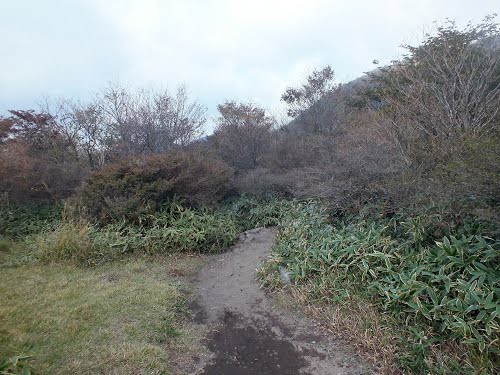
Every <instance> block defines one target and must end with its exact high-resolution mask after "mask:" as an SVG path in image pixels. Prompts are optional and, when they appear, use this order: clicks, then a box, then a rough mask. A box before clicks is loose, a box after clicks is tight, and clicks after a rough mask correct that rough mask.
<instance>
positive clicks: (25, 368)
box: [0, 355, 31, 375]
mask: <svg viewBox="0 0 500 375" xmlns="http://www.w3.org/2000/svg"><path fill="white" fill-rule="evenodd" d="M30 358H31V356H30V355H15V356H13V357H10V358H7V359H6V360H4V361H0V374H2V375H14V374H21V375H30V374H31V371H30V366H29V364H28V360H29V359H30Z"/></svg>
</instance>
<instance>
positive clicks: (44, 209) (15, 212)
mask: <svg viewBox="0 0 500 375" xmlns="http://www.w3.org/2000/svg"><path fill="white" fill-rule="evenodd" d="M61 211H62V206H61V205H57V204H50V205H48V204H26V205H15V204H11V203H0V235H2V236H5V237H9V238H13V239H20V238H23V237H25V236H28V235H30V234H36V233H39V232H42V231H44V230H46V229H48V228H53V227H54V226H55V225H57V223H58V222H59V221H60V219H61Z"/></svg>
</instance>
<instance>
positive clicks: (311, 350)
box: [196, 228, 371, 375]
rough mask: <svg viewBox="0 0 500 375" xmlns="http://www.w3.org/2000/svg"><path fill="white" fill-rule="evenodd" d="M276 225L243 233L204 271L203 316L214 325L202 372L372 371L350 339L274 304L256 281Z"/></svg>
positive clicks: (229, 374) (242, 374) (214, 374)
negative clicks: (347, 341)
mask: <svg viewBox="0 0 500 375" xmlns="http://www.w3.org/2000/svg"><path fill="white" fill-rule="evenodd" d="M275 235H276V233H275V230H273V229H263V228H259V229H253V230H250V231H247V232H245V233H243V234H242V235H241V237H240V241H239V243H238V244H237V245H236V246H234V247H233V248H232V249H231V251H229V252H227V253H225V254H221V255H217V256H214V257H213V258H212V259H211V260H209V263H208V265H207V266H205V268H204V269H203V270H202V271H201V273H200V275H199V289H200V290H199V293H200V294H199V300H198V304H199V309H198V310H199V312H200V316H198V318H199V319H200V320H201V321H203V323H205V324H209V325H210V326H213V327H214V331H213V333H212V334H211V335H210V337H209V338H208V348H209V349H210V351H211V352H212V356H211V357H209V358H206V360H205V361H204V364H203V365H200V367H201V368H200V369H199V370H198V371H197V372H196V373H197V374H205V375H247V374H248V375H256V374H257V375H271V374H273V375H284V374H290V375H292V374H293V375H295V374H311V375H312V374H314V375H316V374H319V375H326V374H369V373H371V370H370V368H369V366H367V365H366V364H364V363H363V362H362V361H361V360H360V358H359V357H358V356H357V355H355V354H354V353H353V351H352V350H350V349H349V348H348V347H346V345H345V344H341V343H339V342H337V341H333V340H331V339H330V338H328V336H327V335H326V334H324V333H321V330H319V329H318V327H317V326H315V325H314V324H313V323H312V322H311V321H309V320H307V319H306V318H304V317H301V316H298V315H296V314H294V313H291V312H289V311H285V310H283V309H280V308H277V307H276V306H273V305H272V303H271V301H270V300H269V299H268V298H267V297H266V295H265V294H264V292H263V291H262V290H261V289H260V287H259V284H258V282H257V281H256V280H255V276H256V275H255V270H256V268H257V267H259V265H260V263H261V262H262V261H263V260H264V259H265V258H266V256H267V255H268V254H269V252H270V248H271V246H272V244H273V241H274V239H275Z"/></svg>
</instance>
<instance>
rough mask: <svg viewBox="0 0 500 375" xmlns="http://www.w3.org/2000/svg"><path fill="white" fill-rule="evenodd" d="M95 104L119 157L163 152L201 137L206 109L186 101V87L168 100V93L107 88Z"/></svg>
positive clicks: (118, 86)
mask: <svg viewBox="0 0 500 375" xmlns="http://www.w3.org/2000/svg"><path fill="white" fill-rule="evenodd" d="M98 103H99V107H100V110H102V113H103V114H104V118H105V121H106V123H107V124H108V126H109V128H110V132H111V134H112V137H113V138H114V141H115V145H116V146H117V147H118V148H119V152H120V153H121V154H125V155H132V154H151V153H159V152H164V151H167V150H169V149H171V148H173V147H176V146H185V145H187V144H188V143H189V142H191V141H193V140H194V139H196V138H197V137H200V136H201V135H202V134H203V126H204V124H205V113H206V109H205V107H203V106H202V105H200V104H199V103H198V102H196V101H192V102H191V101H190V100H189V98H188V94H187V89H186V87H185V86H180V87H179V88H178V89H177V91H176V94H175V95H174V96H171V95H170V94H169V93H168V92H167V91H155V90H153V89H141V90H138V91H131V90H127V89H125V88H124V87H122V86H120V85H117V84H110V85H109V86H108V88H107V89H106V90H104V91H103V93H102V95H100V96H99V101H98Z"/></svg>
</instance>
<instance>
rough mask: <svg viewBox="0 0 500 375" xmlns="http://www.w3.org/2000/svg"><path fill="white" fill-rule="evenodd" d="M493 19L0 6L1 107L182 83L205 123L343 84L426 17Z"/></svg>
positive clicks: (423, 8) (172, 5)
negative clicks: (316, 85)
mask: <svg viewBox="0 0 500 375" xmlns="http://www.w3.org/2000/svg"><path fill="white" fill-rule="evenodd" d="M495 11H498V2H497V1H496V0H484V1H480V2H475V3H474V4H473V5H471V2H470V1H468V0H459V1H453V0H443V1H439V2H438V1H432V0H424V1H419V2H416V1H394V0H382V1H377V2H374V1H361V0H354V1H350V2H348V3H346V2H345V1H328V0H312V1H307V2H305V1H290V0H288V1H285V0H274V1H264V0H257V1H253V2H248V1H243V0H241V1H230V0H218V1H210V2H200V1H195V0H186V1H158V0H150V1H138V0H129V1H118V0H111V1H98V0H76V1H72V2H66V1H61V0H47V1H43V2H40V1H36V0H16V1H7V0H2V1H0V14H2V23H1V24H0V43H1V46H2V50H1V51H2V52H1V53H0V57H1V58H0V87H1V88H2V90H0V111H1V113H4V114H5V113H6V110H8V109H16V108H26V109H29V108H33V107H34V101H35V98H37V97H40V96H42V95H44V94H47V95H50V96H56V97H61V96H63V97H73V98H74V99H77V100H86V99H88V98H91V97H92V96H93V94H94V93H93V90H95V89H96V88H98V87H103V86H104V85H105V84H106V83H107V82H109V81H119V82H122V83H123V84H133V85H136V86H140V87H144V86H147V85H149V84H156V85H158V86H160V87H165V86H168V87H169V88H171V87H175V86H176V85H177V84H179V83H185V84H186V85H187V86H188V87H189V88H190V91H191V93H192V96H193V97H194V98H195V99H196V100H198V101H199V102H200V103H202V104H204V105H206V106H207V108H208V110H209V112H208V118H209V119H211V118H215V117H216V116H217V104H218V103H221V102H223V101H224V100H227V99H228V98H232V99H235V100H238V101H249V100H251V101H253V102H255V103H256V104H258V105H260V106H264V107H265V108H266V109H268V110H275V109H280V108H282V107H283V104H282V103H280V96H281V94H282V92H283V91H284V89H285V88H286V87H288V86H290V85H292V86H293V85H296V84H298V83H300V81H301V79H302V78H303V77H304V76H305V75H307V74H309V73H310V72H311V71H312V69H313V68H314V67H317V66H325V65H331V66H332V67H333V68H334V69H335V73H336V78H337V80H338V81H339V82H346V81H349V80H352V79H354V78H356V77H358V76H359V75H361V74H362V73H363V72H365V71H367V70H370V69H371V68H372V66H371V64H370V62H371V61H372V60H374V59H378V60H379V61H380V63H381V64H386V63H388V62H389V61H390V60H392V59H393V58H394V57H397V56H395V53H397V52H395V51H397V47H398V46H399V45H400V44H401V42H402V41H403V42H405V41H406V40H405V38H406V39H412V38H418V37H419V35H421V34H422V33H421V31H422V28H423V27H424V25H429V24H431V23H432V22H433V21H434V20H438V21H442V20H443V19H444V18H446V17H448V18H451V19H455V20H456V21H457V22H458V24H464V23H465V22H467V21H469V20H471V19H474V20H481V19H482V18H483V17H484V16H485V15H487V14H491V13H493V12H495ZM210 126H213V121H212V123H211V124H209V127H210Z"/></svg>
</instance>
